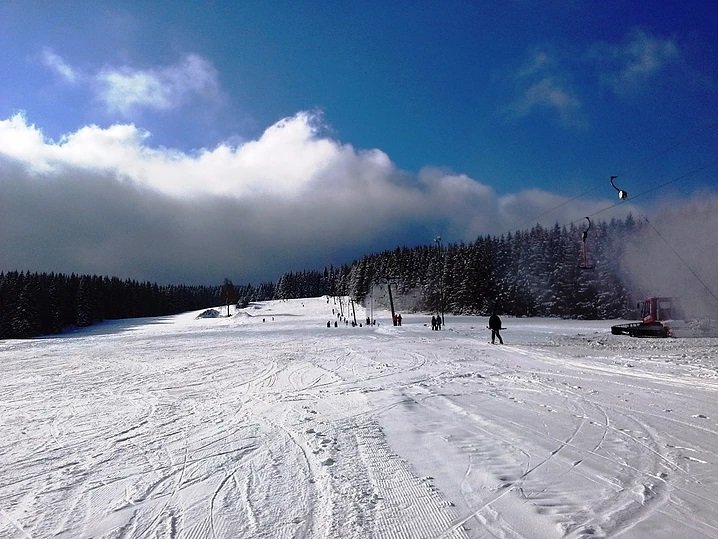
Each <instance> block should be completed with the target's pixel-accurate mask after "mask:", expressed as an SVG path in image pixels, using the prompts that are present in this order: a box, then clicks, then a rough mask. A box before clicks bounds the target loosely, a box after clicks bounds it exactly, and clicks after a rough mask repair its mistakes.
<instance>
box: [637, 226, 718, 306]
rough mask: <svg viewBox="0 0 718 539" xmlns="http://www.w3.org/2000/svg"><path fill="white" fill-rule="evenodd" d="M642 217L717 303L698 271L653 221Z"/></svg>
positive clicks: (717, 299) (716, 298)
mask: <svg viewBox="0 0 718 539" xmlns="http://www.w3.org/2000/svg"><path fill="white" fill-rule="evenodd" d="M643 218H644V219H645V220H646V223H648V224H649V226H650V227H651V228H652V229H653V231H654V232H655V233H656V235H657V236H658V237H659V238H661V240H663V243H665V244H666V246H667V247H668V248H669V249H670V250H671V251H673V254H674V255H676V258H678V260H680V261H681V263H682V264H683V265H684V266H685V267H686V268H687V269H688V271H690V272H691V274H693V277H695V278H696V280H697V281H698V282H699V283H700V284H701V285H702V286H703V288H705V289H706V291H707V292H708V293H709V294H710V295H711V297H712V298H713V299H714V300H716V303H718V296H716V294H715V293H714V292H713V290H711V289H710V288H709V287H708V285H707V284H706V283H705V281H704V280H703V279H701V277H700V275H698V273H696V271H695V270H694V269H693V268H692V267H691V265H690V264H689V263H688V262H686V260H685V259H684V258H683V257H682V256H681V255H680V253H679V252H678V251H676V249H675V248H674V247H673V245H671V244H670V243H669V242H668V240H667V239H666V238H665V237H663V234H661V233H660V232H659V231H658V229H657V228H656V227H655V226H653V223H651V221H650V220H649V219H648V217H646V216H645V215H643Z"/></svg>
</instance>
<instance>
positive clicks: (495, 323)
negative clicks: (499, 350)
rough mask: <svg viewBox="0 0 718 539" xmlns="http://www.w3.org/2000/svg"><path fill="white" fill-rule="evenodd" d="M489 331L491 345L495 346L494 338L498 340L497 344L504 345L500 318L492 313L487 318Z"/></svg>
mask: <svg viewBox="0 0 718 539" xmlns="http://www.w3.org/2000/svg"><path fill="white" fill-rule="evenodd" d="M489 329H490V330H491V344H496V342H495V341H496V337H498V338H499V343H500V344H504V340H503V339H502V338H501V333H499V332H500V331H501V318H499V315H498V314H496V312H494V313H493V314H492V315H491V316H490V317H489Z"/></svg>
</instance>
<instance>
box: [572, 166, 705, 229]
mask: <svg viewBox="0 0 718 539" xmlns="http://www.w3.org/2000/svg"><path fill="white" fill-rule="evenodd" d="M716 165H718V159H714V160H713V161H711V162H709V163H706V164H705V165H701V166H699V167H696V168H694V169H692V170H690V171H688V172H686V173H685V174H681V175H680V176H676V177H675V178H672V179H670V180H667V181H665V182H663V183H660V184H658V185H655V186H654V187H652V188H650V189H646V190H645V191H641V192H640V193H638V194H637V195H632V196H631V200H635V199H637V198H639V197H642V196H645V195H648V194H651V193H653V192H654V191H658V190H659V189H663V188H664V187H666V186H667V185H671V184H672V183H676V182H678V181H680V180H685V179H686V178H690V177H691V176H694V175H696V174H698V173H699V172H703V171H704V170H707V169H709V168H711V167H714V166H716ZM625 200H626V199H625V198H622V199H621V201H620V202H616V203H615V204H611V205H610V206H606V207H605V208H602V209H600V210H597V211H595V212H593V213H591V214H589V217H593V216H595V215H598V214H600V213H603V212H605V211H608V210H610V209H613V208H615V207H616V206H620V205H621V204H623V202H624V201H625ZM579 221H581V219H576V220H575V221H572V223H573V224H575V223H578V222H579Z"/></svg>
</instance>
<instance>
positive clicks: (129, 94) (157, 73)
mask: <svg viewBox="0 0 718 539" xmlns="http://www.w3.org/2000/svg"><path fill="white" fill-rule="evenodd" d="M94 81H95V88H96V92H97V98H98V99H99V100H100V101H101V102H102V103H104V104H105V106H106V107H107V109H108V110H109V111H110V112H117V113H120V114H123V115H129V114H131V113H133V112H135V111H136V110H138V109H154V110H169V109H175V108H177V107H179V106H180V105H182V104H184V103H185V102H186V100H187V99H189V98H194V97H198V98H201V99H205V100H209V101H214V100H216V99H217V98H218V97H219V95H220V92H219V82H218V77H217V71H216V69H215V68H214V67H213V66H212V64H211V63H210V62H208V61H207V60H205V59H204V58H202V57H201V56H198V55H196V54H189V55H187V56H185V57H184V58H183V59H182V61H180V62H179V63H177V64H175V65H171V66H167V67H163V68H160V69H137V68H133V67H129V66H122V67H105V68H103V69H102V70H100V71H99V72H98V73H97V74H96V75H95V76H94Z"/></svg>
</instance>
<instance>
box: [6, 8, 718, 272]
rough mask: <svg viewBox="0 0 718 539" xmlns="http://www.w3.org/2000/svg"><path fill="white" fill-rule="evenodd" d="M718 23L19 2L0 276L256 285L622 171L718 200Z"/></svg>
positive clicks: (597, 183) (470, 230)
mask: <svg viewBox="0 0 718 539" xmlns="http://www.w3.org/2000/svg"><path fill="white" fill-rule="evenodd" d="M716 28H718V6H716V5H715V4H714V3H712V2H698V1H690V2H601V3H593V2H582V1H566V2H531V1H528V0H516V1H500V2H468V1H447V2H372V1H368V2H358V3H348V2H207V3H200V2H152V3H146V2H109V3H108V2H92V3H89V2H63V3H49V2H5V3H3V4H2V5H0V51H1V52H0V69H1V70H2V71H1V72H2V74H3V84H2V85H1V86H0V122H2V125H1V128H0V165H2V169H1V170H2V172H3V176H4V180H3V179H0V184H1V185H2V186H3V195H4V200H5V202H4V204H5V206H6V208H5V209H6V210H7V211H6V212H5V217H4V218H2V217H0V219H3V222H0V225H2V227H0V242H1V243H0V247H1V248H2V252H3V253H4V254H3V255H0V266H2V267H3V268H4V269H31V270H54V271H92V272H100V273H110V274H119V275H120V276H131V277H140V278H149V279H153V280H155V279H157V280H177V279H179V280H183V281H199V282H204V281H207V280H209V281H211V280H216V279H218V278H221V277H222V276H223V275H224V274H225V273H228V272H230V273H231V272H236V276H235V278H236V279H237V280H239V281H245V280H247V279H251V280H254V281H256V280H258V279H262V278H265V277H266V278H275V277H276V274H277V273H279V272H281V271H284V270H289V269H303V268H304V267H315V266H321V265H322V264H325V263H332V262H333V263H340V262H345V261H348V260H349V259H351V257H353V256H356V255H361V254H364V253H366V252H371V251H374V250H378V249H384V248H391V247H393V246H395V245H397V244H418V243H427V242H430V241H431V238H432V237H433V236H434V235H436V234H441V235H442V236H443V237H444V238H446V241H470V240H471V239H473V238H475V237H476V235H478V234H500V233H503V232H507V231H509V230H512V229H516V228H525V227H526V226H530V224H532V223H533V222H536V221H541V222H546V223H549V224H550V223H553V222H559V223H562V224H568V223H571V222H576V223H579V222H580V221H581V220H582V219H583V216H584V215H586V214H587V213H591V212H596V211H599V210H601V209H602V208H606V207H607V206H609V205H611V204H613V203H615V200H614V198H615V193H614V192H613V191H612V188H611V186H610V184H609V183H608V178H609V176H610V175H613V174H617V175H619V180H618V183H619V184H620V185H621V186H622V187H623V188H624V189H626V190H627V191H629V193H632V194H633V193H636V194H639V193H646V194H645V195H643V197H642V198H641V199H637V200H636V201H635V204H636V205H640V206H635V207H634V208H636V209H639V210H642V211H649V210H648V209H647V208H648V207H649V206H650V205H654V204H656V203H658V202H660V201H661V200H665V199H667V198H668V199H670V198H671V197H690V196H705V195H706V193H708V194H710V195H713V194H715V191H716V188H717V187H718V179H717V175H716V174H717V173H718V166H716V161H715V160H716V156H718V127H717V125H718V112H717V111H718V38H716V35H715V29H716ZM43 182H51V185H50V184H49V183H44V184H43ZM664 183H668V185H667V186H665V187H662V188H660V189H657V190H655V191H652V189H654V188H655V186H657V185H662V184H664ZM38 185H42V186H43V189H45V191H43V189H38V187H37V186H38ZM33 189H34V190H33ZM80 189H82V193H83V195H81V196H77V195H76V193H77V192H79V190H80ZM95 190H97V192H98V193H108V192H114V193H115V194H114V196H113V198H112V199H107V198H106V197H103V196H102V195H101V194H100V195H97V196H98V197H99V198H98V199H90V198H88V196H89V195H88V194H87V193H90V192H92V193H95ZM48 191H52V192H53V193H54V194H53V197H54V198H48V197H47V196H44V195H43V193H47V192H48ZM330 193H331V194H330ZM13 197H14V198H13ZM574 197H577V198H575V200H573V201H572V202H571V203H569V204H565V205H564V204H563V203H564V202H565V201H566V200H569V199H574ZM143 200H144V201H146V200H154V204H155V208H160V210H159V212H158V213H160V214H161V213H162V212H166V213H167V215H170V216H171V218H168V219H167V220H166V221H161V222H158V221H156V220H155V216H154V214H153V213H152V212H151V211H150V209H146V210H143V209H142V207H141V206H142V205H141V204H140V203H139V202H140V201H143ZM68 201H71V202H72V203H73V204H71V205H74V206H76V207H75V215H76V216H77V217H76V221H73V222H70V221H69V220H67V219H68V218H66V217H63V216H62V214H63V212H62V205H63V204H64V205H67V204H68ZM83 201H84V202H83ZM631 203H632V201H629V202H628V203H627V204H626V205H625V207H624V208H623V210H624V211H625V210H627V209H628V208H629V207H630V206H629V204H631ZM10 206H12V207H10ZM200 208H201V213H200ZM31 211H35V212H39V213H40V215H38V216H37V217H36V219H37V220H38V221H40V222H39V223H37V224H34V225H33V226H32V227H28V226H27V223H21V222H20V221H22V220H21V216H22V215H28V213H29V212H31ZM228 215H234V216H235V217H234V219H230V222H229V223H228V222H227V221H228V219H229V218H228ZM179 216H183V217H184V219H181V218H180V217H179ZM322 216H323V218H322ZM28 217H29V215H28ZM99 217H104V218H105V221H104V224H102V225H97V224H96V223H97V219H98V218H99ZM601 217H610V212H608V213H603V214H599V215H598V218H601ZM53 219H54V220H53ZM58 219H59V221H58ZM167 221H169V222H172V223H173V224H172V225H171V226H170V225H169V224H167ZM180 223H181V224H180ZM527 223H528V224H527ZM3 229H4V230H5V232H4V233H3V232H2V230H3ZM226 229H229V231H227V232H218V231H219V230H226ZM289 229H291V230H289ZM90 230H93V231H92V232H90ZM53 231H54V232H55V235H54V236H52V232H53ZM202 233H204V234H207V235H213V236H215V237H218V238H219V239H218V240H217V245H216V246H215V248H214V250H213V249H211V248H210V247H209V246H208V245H206V244H207V243H208V242H207V241H206V239H204V240H203V239H202ZM48 234H50V236H51V237H52V239H51V240H49V239H47V235H48ZM138 238H146V239H138ZM193 240H194V241H196V242H198V243H192V241H193ZM48 242H52V246H50V247H49V248H48V246H47V245H45V244H47V243H48ZM138 244H139V246H138ZM268 244H271V245H272V247H267V246H266V245H268ZM220 245H224V246H227V245H229V246H230V247H231V250H233V251H236V252H237V253H239V252H240V251H241V255H240V254H236V255H235V256H234V257H232V256H228V255H226V254H224V253H223V252H222V249H221V248H220ZM154 246H161V247H160V248H156V247H154ZM140 247H141V249H140ZM148 250H149V251H152V252H153V253H154V254H153V255H152V256H151V255H149V254H147V251H148ZM158 251H159V252H161V253H162V256H160V255H159V254H157V253H158ZM188 251H189V252H193V253H194V252H196V253H197V256H196V261H195V262H187V258H188V255H187V253H188ZM39 253H42V254H39ZM118 253H124V256H118ZM3 257H4V258H5V260H3ZM193 259H194V257H193ZM208 259H211V260H214V259H217V263H216V265H213V266H212V267H209V268H208V267H207V262H206V261H207V260H208ZM250 259H251V260H252V261H253V262H251V263H250V262H248V260H250ZM16 267H17V268H16ZM228 267H229V268H228ZM233 268H236V269H233ZM230 276H232V275H230ZM244 277H246V278H247V279H245V278H244Z"/></svg>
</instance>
